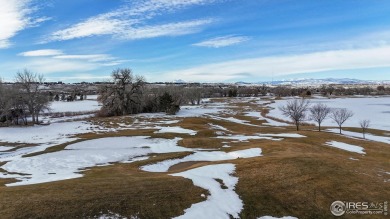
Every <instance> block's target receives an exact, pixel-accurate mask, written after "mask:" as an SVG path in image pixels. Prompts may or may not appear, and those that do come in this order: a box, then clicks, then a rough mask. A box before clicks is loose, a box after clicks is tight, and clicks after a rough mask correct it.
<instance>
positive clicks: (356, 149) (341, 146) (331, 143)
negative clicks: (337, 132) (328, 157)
mask: <svg viewBox="0 0 390 219" xmlns="http://www.w3.org/2000/svg"><path fill="white" fill-rule="evenodd" d="M325 144H326V145H328V146H331V147H335V148H339V149H343V150H346V151H350V152H355V153H359V154H366V152H364V148H362V147H360V146H356V145H352V144H347V143H343V142H338V141H328V142H326V143H325Z"/></svg>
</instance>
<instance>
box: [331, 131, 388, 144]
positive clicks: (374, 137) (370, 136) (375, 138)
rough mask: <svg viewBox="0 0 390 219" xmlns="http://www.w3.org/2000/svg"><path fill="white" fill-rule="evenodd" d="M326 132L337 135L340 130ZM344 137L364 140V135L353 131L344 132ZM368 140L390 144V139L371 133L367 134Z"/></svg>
mask: <svg viewBox="0 0 390 219" xmlns="http://www.w3.org/2000/svg"><path fill="white" fill-rule="evenodd" d="M326 131H328V132H332V133H336V134H338V133H339V132H340V130H339V129H327V130H326ZM342 135H345V136H348V137H351V138H358V139H361V140H363V139H362V137H363V135H362V133H359V132H351V131H342ZM366 140H371V141H377V142H382V143H386V144H390V137H384V136H379V135H373V134H370V133H366Z"/></svg>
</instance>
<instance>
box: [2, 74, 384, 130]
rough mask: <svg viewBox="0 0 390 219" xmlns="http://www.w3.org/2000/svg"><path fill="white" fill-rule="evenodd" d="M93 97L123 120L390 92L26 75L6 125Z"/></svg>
mask: <svg viewBox="0 0 390 219" xmlns="http://www.w3.org/2000/svg"><path fill="white" fill-rule="evenodd" d="M40 86H42V87H41V88H42V89H40ZM87 94H88V95H90V94H99V95H98V101H99V102H101V103H102V108H101V109H100V111H99V112H98V116H119V115H129V114H137V113H152V112H165V113H167V114H176V113H177V112H178V111H179V110H180V106H181V105H187V104H191V105H199V104H200V103H201V100H202V98H213V97H261V96H266V95H271V96H276V97H285V96H310V95H313V94H316V95H323V96H344V95H386V94H387V95H389V94H390V87H388V86H387V87H385V86H383V85H379V86H373V85H371V86H368V85H367V86H363V85H347V86H345V85H322V86H319V87H315V88H313V87H293V86H288V85H280V86H270V85H266V84H263V85H247V86H242V85H237V84H202V83H147V82H146V81H145V79H144V78H143V77H140V76H135V75H133V72H132V71H131V69H127V68H124V69H116V70H114V71H113V72H112V80H111V81H107V82H102V83H78V84H64V83H62V82H61V83H60V82H58V83H48V82H44V78H43V76H42V75H39V74H36V73H32V72H30V71H28V70H24V71H23V72H18V73H17V74H16V76H15V80H14V83H1V81H0V125H1V124H3V125H4V124H6V125H27V124H28V123H29V122H31V123H33V124H38V123H39V122H40V121H39V115H40V114H42V112H44V111H45V112H47V110H48V108H49V105H50V101H75V100H85V99H86V98H87Z"/></svg>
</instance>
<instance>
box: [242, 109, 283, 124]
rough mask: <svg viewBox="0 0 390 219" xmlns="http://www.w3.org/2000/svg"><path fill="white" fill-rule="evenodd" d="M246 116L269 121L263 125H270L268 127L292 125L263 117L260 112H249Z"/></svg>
mask: <svg viewBox="0 0 390 219" xmlns="http://www.w3.org/2000/svg"><path fill="white" fill-rule="evenodd" d="M244 115H245V116H250V117H255V118H257V119H258V120H265V121H267V122H266V123H263V125H268V126H289V125H290V124H288V123H285V122H278V121H275V120H273V119H270V118H265V117H263V116H262V115H261V114H260V112H257V111H248V112H245V114H244Z"/></svg>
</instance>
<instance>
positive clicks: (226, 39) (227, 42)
mask: <svg viewBox="0 0 390 219" xmlns="http://www.w3.org/2000/svg"><path fill="white" fill-rule="evenodd" d="M249 39H250V38H249V37H246V36H234V35H228V36H222V37H215V38H212V39H208V40H205V41H202V42H199V43H195V44H192V45H193V46H202V47H212V48H220V47H226V46H232V45H235V44H239V43H242V42H245V41H248V40H249Z"/></svg>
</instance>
